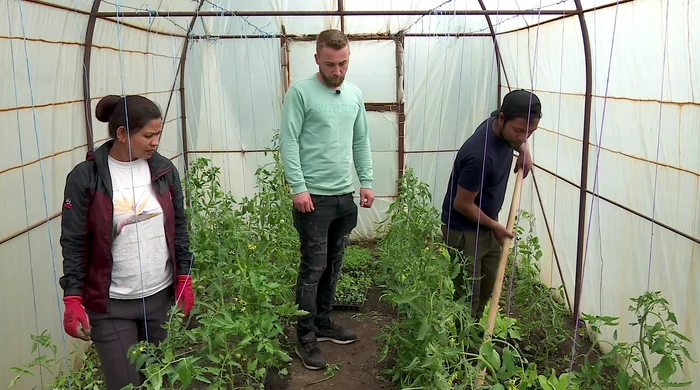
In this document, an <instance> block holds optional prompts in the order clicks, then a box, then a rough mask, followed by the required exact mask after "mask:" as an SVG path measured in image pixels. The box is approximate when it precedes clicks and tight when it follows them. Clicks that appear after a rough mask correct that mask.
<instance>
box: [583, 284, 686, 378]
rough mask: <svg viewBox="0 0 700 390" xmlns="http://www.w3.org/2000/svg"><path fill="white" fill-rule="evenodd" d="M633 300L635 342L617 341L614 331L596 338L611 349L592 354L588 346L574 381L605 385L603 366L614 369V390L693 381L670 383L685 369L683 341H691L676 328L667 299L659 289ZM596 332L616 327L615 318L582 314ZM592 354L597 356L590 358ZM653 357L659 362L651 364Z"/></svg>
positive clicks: (673, 315)
mask: <svg viewBox="0 0 700 390" xmlns="http://www.w3.org/2000/svg"><path fill="white" fill-rule="evenodd" d="M630 299H631V301H632V302H633V303H634V304H633V305H630V306H629V311H631V312H633V313H634V314H635V317H636V319H637V320H636V321H635V322H632V323H630V325H632V326H634V327H636V328H637V340H636V341H634V342H629V343H628V342H621V341H618V332H617V330H615V331H614V332H613V340H612V342H606V341H603V340H600V339H596V340H595V343H594V345H597V344H603V345H606V346H607V347H608V348H609V349H610V352H608V353H605V354H603V355H601V356H599V357H598V356H595V352H597V350H594V349H591V350H590V351H588V352H587V353H586V362H585V364H584V365H583V367H582V372H583V374H584V375H581V376H580V377H579V378H577V380H576V382H577V383H580V384H581V385H582V386H585V388H591V389H593V390H597V389H602V388H605V387H604V386H608V381H606V379H605V378H604V377H603V376H602V375H601V373H602V372H603V370H604V369H606V368H611V369H613V370H614V371H615V372H616V376H615V383H614V386H615V389H619V390H628V389H665V388H669V387H685V386H689V385H690V384H691V383H692V382H682V383H678V382H673V381H671V377H672V376H673V374H674V373H676V372H677V371H678V369H679V368H680V369H681V370H682V369H683V368H684V366H683V360H684V358H685V359H688V360H690V361H693V362H694V360H693V359H692V358H691V356H690V354H689V352H688V349H687V348H686V346H685V345H684V343H689V342H690V340H689V339H688V338H687V337H686V336H685V335H683V334H682V333H680V332H678V331H676V330H675V326H676V325H678V321H677V319H676V315H675V313H673V312H672V311H670V310H669V303H668V301H667V300H666V299H665V298H663V297H662V296H661V292H660V291H650V292H646V293H644V294H642V295H640V296H639V297H636V298H630ZM582 318H583V319H584V320H585V321H586V322H588V323H589V324H590V326H591V328H592V329H593V331H594V334H599V333H600V330H601V329H602V327H604V326H608V327H616V326H618V320H619V319H618V317H613V316H592V315H587V314H583V315H582ZM593 357H597V359H596V360H593V359H592V358H593ZM652 359H654V360H658V363H656V364H655V365H653V366H652V363H651V361H652Z"/></svg>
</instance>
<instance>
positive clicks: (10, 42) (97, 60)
mask: <svg viewBox="0 0 700 390" xmlns="http://www.w3.org/2000/svg"><path fill="white" fill-rule="evenodd" d="M64 5H66V6H68V7H71V8H74V10H72V11H69V10H62V9H57V8H51V7H47V6H44V5H38V4H34V3H30V2H26V1H22V2H18V1H8V0H3V1H1V2H0V56H2V58H3V61H2V64H1V65H0V69H2V73H3V74H4V75H5V77H2V79H1V80H0V91H2V93H0V124H1V126H0V128H2V135H3V142H2V143H1V144H0V193H1V194H3V195H2V199H3V201H2V204H1V205H0V210H1V212H2V215H3V218H2V220H3V223H2V224H0V240H2V241H4V242H3V243H2V244H0V259H1V260H2V264H3V272H2V275H1V276H0V294H2V296H3V297H4V298H3V299H2V300H0V313H1V314H0V317H1V318H3V327H2V329H3V333H4V334H5V337H3V338H2V340H0V349H2V350H3V351H5V352H3V353H2V354H0V383H3V384H4V385H5V386H6V385H7V384H9V382H10V380H11V379H12V378H13V377H14V373H13V372H11V371H10V370H9V368H10V367H11V366H22V365H24V364H27V363H29V362H30V361H31V360H33V359H34V358H36V357H37V354H36V353H34V354H32V353H31V342H32V341H31V339H30V335H31V334H39V333H41V332H43V331H44V330H48V332H49V333H50V335H51V336H52V341H53V343H54V344H55V345H56V346H57V347H58V358H61V357H64V356H65V351H66V348H67V350H68V351H69V352H70V351H73V350H74V349H75V348H77V347H80V346H81V345H84V343H81V342H76V341H75V340H74V339H72V338H70V337H68V336H65V335H64V332H63V326H62V312H63V303H62V302H61V298H62V297H63V291H62V290H61V289H60V286H59V285H58V278H59V277H60V276H61V275H62V261H63V258H62V256H61V246H60V245H59V242H58V240H59V237H60V233H61V228H60V211H61V205H62V200H63V186H64V183H65V177H66V175H67V174H68V172H70V170H71V169H72V168H73V167H74V166H75V165H76V164H78V163H79V162H80V161H83V160H84V159H85V156H86V153H87V138H86V124H85V108H84V107H83V53H84V44H83V42H84V41H85V31H86V27H87V21H88V16H87V15H85V14H84V13H82V12H81V11H85V10H87V11H89V9H90V6H91V4H89V2H84V3H80V4H64ZM166 31H167V30H166ZM183 42H184V41H183V39H182V38H178V37H171V36H170V35H168V34H167V33H165V34H155V33H152V32H148V31H147V28H146V29H145V30H140V29H135V28H132V27H128V26H125V25H117V23H115V22H112V21H108V20H101V19H98V20H97V22H96V25H95V34H94V37H93V41H92V52H91V53H92V60H91V66H90V71H91V77H90V84H91V88H90V94H91V102H90V103H91V107H90V113H91V116H92V117H93V120H92V121H91V123H90V126H91V128H92V131H93V134H94V140H95V147H98V146H99V145H100V144H102V142H104V141H105V140H106V139H107V126H106V124H104V123H100V122H99V121H97V120H96V119H94V108H95V105H96V104H97V102H98V101H99V99H100V98H101V97H103V96H105V95H108V94H117V95H120V94H122V93H128V94H143V95H145V96H147V97H149V98H151V99H153V100H155V101H156V102H157V103H158V104H159V105H161V107H162V108H163V110H165V108H166V106H167V102H168V99H169V97H170V95H171V92H170V91H171V89H172V88H173V83H174V81H175V80H176V78H175V71H176V69H177V66H178V63H179V58H180V53H181V51H182V45H183ZM28 75H31V78H30V77H28ZM175 88H176V89H177V88H179V79H178V80H177V83H176V84H175ZM172 95H173V99H172V102H171V106H170V109H169V111H168V116H167V117H166V119H165V121H166V122H167V123H166V125H165V133H164V136H163V139H162V142H161V146H160V148H159V151H160V152H161V153H162V154H164V155H165V156H167V157H172V158H174V161H176V163H177V165H178V166H179V167H180V169H182V168H181V167H182V166H183V165H182V158H181V152H182V146H181V144H182V136H181V133H180V121H179V119H177V118H179V113H180V108H179V104H180V103H179V94H178V93H177V91H176V92H175V93H174V94H172ZM37 139H38V141H37ZM47 219H50V223H46V221H47ZM27 230H28V231H27ZM18 233H19V234H18ZM10 237H14V238H12V239H10V240H9V241H6V240H7V239H8V238H10ZM41 352H42V353H43V354H46V353H49V351H45V350H42V351H41ZM51 379H53V378H50V376H49V374H48V373H47V372H46V371H45V370H44V371H43V372H39V371H38V370H37V371H36V377H35V378H33V379H28V380H22V381H21V382H20V383H19V385H18V386H19V388H31V387H32V386H35V385H41V384H42V383H43V384H46V383H48V382H49V381H50V380H51Z"/></svg>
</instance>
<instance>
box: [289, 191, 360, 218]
mask: <svg viewBox="0 0 700 390" xmlns="http://www.w3.org/2000/svg"><path fill="white" fill-rule="evenodd" d="M292 201H293V202H294V208H295V209H297V211H299V212H300V213H310V212H312V211H314V210H315V208H314V202H313V201H312V200H311V194H309V191H304V192H300V193H298V194H296V195H294V199H293V200H292ZM373 203H374V193H373V192H372V189H370V188H360V207H364V208H366V209H368V208H370V207H372V204H373Z"/></svg>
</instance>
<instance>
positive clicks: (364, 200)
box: [360, 188, 374, 209]
mask: <svg viewBox="0 0 700 390" xmlns="http://www.w3.org/2000/svg"><path fill="white" fill-rule="evenodd" d="M372 203H374V193H372V190H371V189H369V188H360V206H361V207H364V208H366V209H368V208H370V207H372Z"/></svg>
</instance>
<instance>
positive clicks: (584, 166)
mask: <svg viewBox="0 0 700 390" xmlns="http://www.w3.org/2000/svg"><path fill="white" fill-rule="evenodd" d="M574 2H575V3H576V10H577V12H578V20H579V23H580V24H581V34H582V39H583V53H584V56H585V61H586V95H585V98H584V103H583V142H582V150H581V183H580V184H581V186H580V190H579V206H578V242H577V244H576V281H575V284H574V290H575V292H574V294H575V295H574V313H573V315H574V319H578V318H579V314H580V312H581V291H582V289H583V256H584V238H585V237H584V234H585V226H586V189H587V188H588V149H589V148H590V139H591V101H592V91H593V71H592V65H591V62H592V60H591V41H590V38H589V36H588V27H587V25H586V18H585V16H584V13H583V7H582V6H581V0H574ZM593 196H595V195H593Z"/></svg>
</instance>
